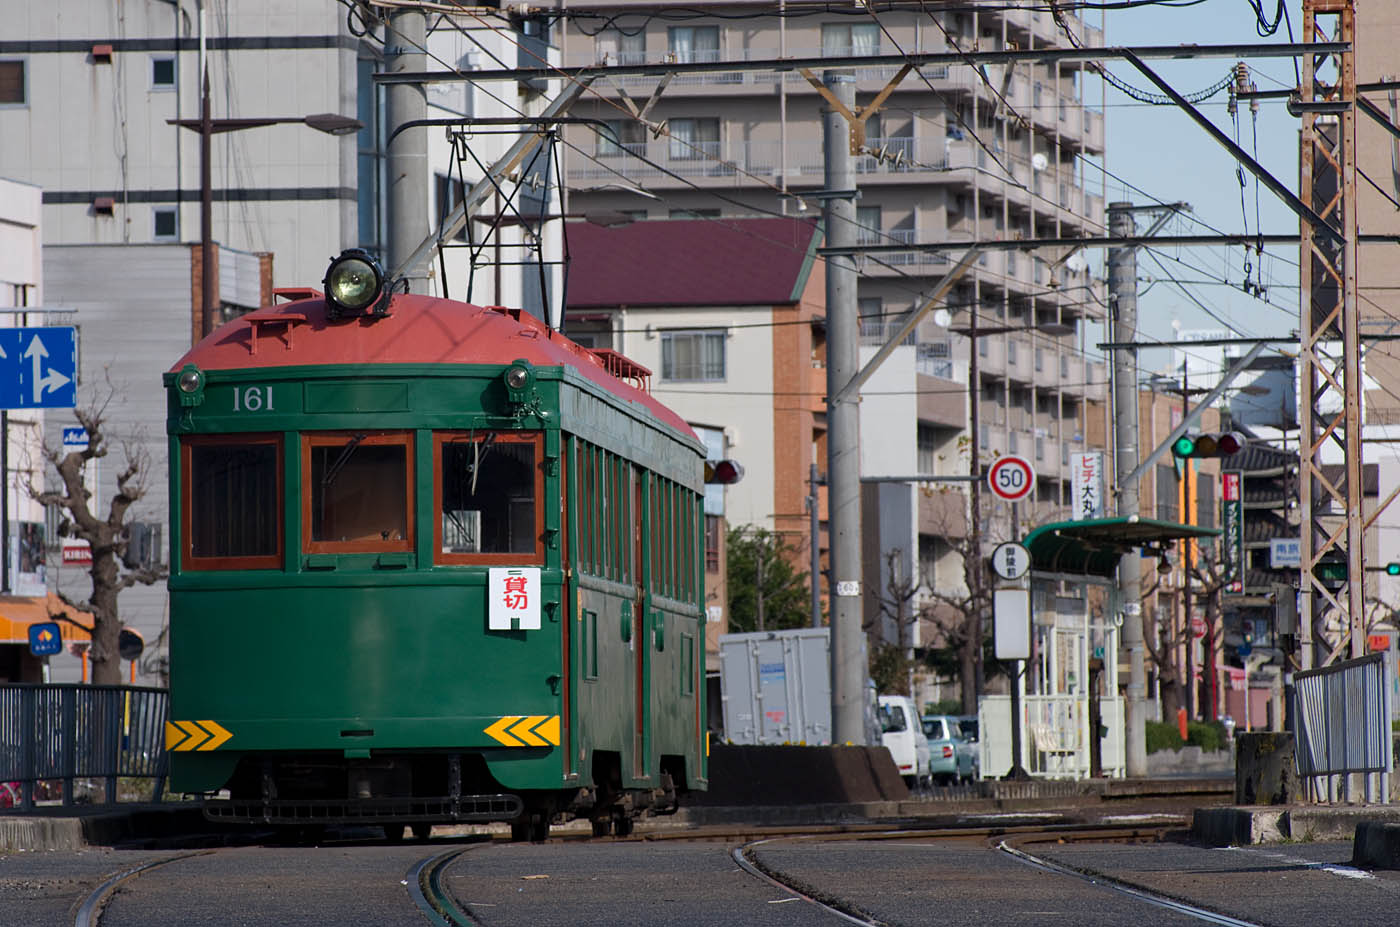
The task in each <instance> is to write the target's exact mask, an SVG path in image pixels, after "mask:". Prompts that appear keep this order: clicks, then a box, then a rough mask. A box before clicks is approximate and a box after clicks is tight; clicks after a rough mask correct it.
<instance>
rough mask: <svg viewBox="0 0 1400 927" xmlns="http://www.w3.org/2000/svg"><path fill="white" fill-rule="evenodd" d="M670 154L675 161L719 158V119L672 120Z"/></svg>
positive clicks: (670, 123)
mask: <svg viewBox="0 0 1400 927" xmlns="http://www.w3.org/2000/svg"><path fill="white" fill-rule="evenodd" d="M667 125H668V126H669V127H670V130H671V144H670V147H669V154H670V157H671V159H672V160H673V161H693V160H696V159H699V158H718V157H719V120H718V119H691V118H685V119H672V120H671V121H670V122H669V123H667Z"/></svg>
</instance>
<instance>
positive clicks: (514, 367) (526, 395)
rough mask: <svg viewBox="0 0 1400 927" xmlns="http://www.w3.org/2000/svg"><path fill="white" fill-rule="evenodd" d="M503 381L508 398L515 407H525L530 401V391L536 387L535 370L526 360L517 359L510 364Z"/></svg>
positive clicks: (502, 376) (502, 377)
mask: <svg viewBox="0 0 1400 927" xmlns="http://www.w3.org/2000/svg"><path fill="white" fill-rule="evenodd" d="M501 380H502V381H503V382H504V383H505V385H506V397H507V398H508V399H509V400H510V401H511V402H512V403H514V404H515V405H523V404H524V403H526V402H529V401H530V391H531V389H532V388H533V387H534V385H535V368H534V367H533V366H531V364H530V362H529V361H527V360H526V359H525V358H523V357H517V358H516V359H515V360H513V361H511V362H510V366H509V367H507V368H506V372H505V373H503V374H502V375H501Z"/></svg>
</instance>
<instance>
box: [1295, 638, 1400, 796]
mask: <svg viewBox="0 0 1400 927" xmlns="http://www.w3.org/2000/svg"><path fill="white" fill-rule="evenodd" d="M1390 673H1391V669H1390V662H1389V660H1388V659H1387V655H1386V654H1384V653H1373V654H1371V655H1370V656H1366V657H1361V658H1360V659H1357V660H1348V661H1346V662H1343V663H1336V664H1333V665H1332V666H1327V667H1324V668H1322V669H1316V670H1306V671H1304V672H1300V673H1295V674H1294V676H1293V692H1294V695H1293V697H1294V699H1295V700H1296V701H1295V711H1294V713H1293V717H1294V727H1295V730H1294V732H1293V733H1294V740H1295V743H1296V751H1297V761H1298V774H1299V775H1300V776H1303V777H1304V778H1305V779H1306V780H1316V779H1317V777H1326V781H1325V783H1317V782H1314V783H1313V784H1315V785H1325V788H1326V792H1327V797H1328V798H1329V799H1335V798H1336V797H1337V791H1336V790H1337V786H1338V784H1339V783H1338V780H1337V779H1335V778H1334V777H1338V776H1340V777H1342V778H1341V780H1340V785H1341V788H1342V793H1343V797H1344V798H1349V797H1350V785H1351V783H1350V780H1349V778H1348V774H1350V773H1379V774H1380V788H1379V790H1378V791H1379V797H1380V800H1381V801H1386V800H1387V797H1388V795H1389V782H1388V781H1387V780H1388V779H1389V774H1390V770H1391V752H1390V751H1391V744H1390V741H1391V737H1390V697H1391V696H1390ZM1365 790H1366V798H1367V800H1368V801H1369V800H1370V799H1371V796H1372V794H1373V792H1372V783H1371V778H1370V776H1369V775H1368V776H1367V778H1366V783H1365Z"/></svg>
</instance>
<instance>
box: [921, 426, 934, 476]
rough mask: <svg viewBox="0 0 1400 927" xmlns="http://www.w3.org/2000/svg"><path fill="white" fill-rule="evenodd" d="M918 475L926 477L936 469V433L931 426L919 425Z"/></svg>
mask: <svg viewBox="0 0 1400 927" xmlns="http://www.w3.org/2000/svg"><path fill="white" fill-rule="evenodd" d="M918 442H919V473H920V474H921V475H927V474H930V473H934V472H937V469H938V432H937V430H936V429H934V427H933V426H932V425H925V424H924V423H923V422H920V423H919V434H918Z"/></svg>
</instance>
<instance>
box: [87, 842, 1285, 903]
mask: <svg viewBox="0 0 1400 927" xmlns="http://www.w3.org/2000/svg"><path fill="white" fill-rule="evenodd" d="M1184 824H1185V821H1184V819H1181V818H1170V817H1165V816H1164V817H1163V818H1162V819H1161V820H1155V821H1153V822H1151V823H1144V824H1138V825H1132V826H1121V825H1101V824H1073V823H1068V822H1064V821H1055V822H1053V823H1040V824H1027V823H1021V824H1015V823H1011V824H1005V825H1001V824H997V825H991V826H974V827H937V828H929V827H917V826H914V827H901V828H893V829H892V828H890V827H889V826H888V825H860V824H856V825H830V826H822V827H807V828H784V829H763V828H712V829H709V830H707V831H702V832H695V831H690V832H675V833H661V834H643V835H637V836H633V837H631V838H610V839H601V840H598V839H595V838H591V837H589V836H587V835H582V834H580V835H576V836H575V835H569V836H561V837H556V838H553V839H552V840H551V841H550V842H551V843H557V844H575V843H597V844H603V845H606V844H623V843H645V842H652V843H672V842H680V841H689V842H702V841H703V842H723V843H725V844H729V845H731V848H730V849H729V850H728V855H729V857H730V858H731V859H732V860H733V863H734V864H735V865H737V866H738V867H739V868H740V869H742V870H743V871H744V872H745V873H747V874H748V875H749V876H751V877H752V878H753V879H756V880H758V881H760V882H762V883H763V884H765V885H767V886H769V887H772V888H775V889H778V890H779V891H781V892H782V893H784V895H785V896H786V897H788V898H790V899H791V900H793V901H794V902H801V903H804V904H808V905H812V906H814V907H816V908H819V909H821V910H823V911H825V912H827V913H828V914H830V915H831V916H832V917H833V918H836V919H837V920H839V921H841V922H844V923H848V924H857V925H863V927H888V922H887V921H882V920H881V919H880V918H879V917H878V916H877V915H876V914H875V913H873V912H871V911H868V910H865V909H863V908H862V907H861V906H860V905H859V904H857V903H856V902H855V901H853V900H851V899H850V898H843V897H841V892H840V890H839V889H836V890H833V889H832V888H831V887H827V886H823V885H820V884H809V883H807V882H805V881H803V880H802V879H800V878H798V877H796V876H795V875H793V874H791V873H787V872H784V871H783V870H782V868H781V867H779V866H775V865H772V864H769V863H765V862H764V861H763V860H761V859H760V853H759V851H760V850H765V849H768V850H771V849H774V848H777V847H780V846H789V847H791V846H800V845H802V844H808V845H811V844H814V843H816V844H823V845H826V844H831V843H843V842H862V841H866V842H872V843H874V842H879V843H885V844H887V845H888V844H893V843H896V842H898V843H908V844H914V845H919V844H947V843H952V842H959V843H966V844H969V845H970V846H971V847H977V848H979V849H981V848H986V849H990V850H992V851H994V852H996V853H997V854H1001V855H1004V856H1005V857H1007V858H1010V859H1014V860H1015V861H1016V862H1017V863H1020V864H1023V865H1025V866H1029V867H1034V868H1035V869H1038V870H1040V871H1042V872H1044V873H1046V874H1048V875H1053V876H1056V877H1058V878H1063V879H1071V880H1077V881H1079V882H1082V883H1087V884H1088V885H1092V886H1094V887H1095V888H1096V889H1098V890H1102V891H1106V892H1116V893H1119V894H1121V895H1123V896H1126V897H1128V898H1131V899H1132V900H1133V902H1135V903H1140V904H1141V905H1142V906H1143V908H1144V913H1143V917H1142V920H1143V922H1144V923H1150V922H1151V920H1152V919H1151V912H1152V911H1153V910H1155V911H1167V910H1169V911H1171V912H1173V913H1174V914H1176V915H1180V916H1185V917H1187V918H1190V919H1192V920H1194V921H1198V922H1200V923H1205V924H1214V925H1222V927H1259V925H1256V924H1255V923H1253V922H1251V921H1247V920H1241V919H1238V918H1234V917H1230V916H1228V915H1224V914H1221V913H1218V912H1215V911H1209V910H1206V909H1204V908H1201V907H1198V906H1195V905H1191V904H1189V903H1186V902H1184V901H1182V900H1180V899H1176V898H1169V897H1167V896H1164V895H1160V894H1157V893H1154V892H1150V891H1147V890H1144V889H1143V888H1141V887H1139V886H1134V885H1128V884H1125V883H1121V882H1118V881H1115V880H1113V879H1110V878H1106V877H1105V876H1103V875H1101V874H1098V873H1092V872H1082V871H1078V870H1076V869H1073V868H1071V867H1068V866H1065V865H1062V864H1060V863H1057V862H1055V861H1054V860H1052V859H1049V858H1047V857H1046V856H1044V855H1042V854H1040V853H1038V852H1037V848H1038V847H1041V846H1046V845H1051V846H1054V845H1063V844H1066V843H1081V842H1092V843H1156V842H1160V841H1162V840H1163V839H1164V838H1165V836H1166V835H1167V833H1168V832H1169V831H1172V830H1179V829H1181V828H1182V827H1183V826H1184ZM733 844H738V845H737V846H733ZM491 845H492V842H488V841H478V842H475V843H471V844H467V845H461V844H459V845H455V846H452V847H451V848H449V849H439V850H437V851H436V852H431V853H430V854H428V855H425V856H423V857H422V858H421V859H418V860H416V861H415V862H414V863H413V864H412V865H411V866H410V868H409V869H408V871H407V872H406V873H405V874H404V875H403V877H402V879H401V882H402V884H403V886H404V892H405V894H406V895H407V898H406V899H405V900H406V901H407V902H409V903H410V904H411V905H412V906H413V907H416V908H417V910H418V911H419V912H420V913H421V916H422V917H423V918H424V919H425V921H426V922H427V923H429V924H432V925H434V927H482V925H483V924H484V923H485V921H483V920H482V919H480V917H479V916H478V915H477V914H476V913H474V912H473V911H472V910H471V908H470V906H469V905H467V904H464V903H463V902H461V901H460V900H459V899H458V897H455V896H454V893H453V890H452V887H451V886H450V885H449V878H448V876H449V873H450V872H454V870H455V876H454V878H455V880H457V881H458V882H459V883H460V881H461V880H462V878H463V877H464V876H465V877H466V878H468V879H470V875H471V859H472V857H474V856H477V855H478V854H481V853H490V852H491V850H490V847H491ZM243 849H244V851H245V852H246V849H247V848H243ZM221 852H229V851H225V850H220V849H203V850H197V851H192V852H185V853H179V854H176V855H172V856H169V857H165V858H163V859H159V860H155V861H151V862H147V863H145V864H143V865H140V866H135V867H133V868H131V869H128V870H126V871H123V872H121V873H119V874H117V875H114V876H112V877H111V878H108V879H107V880H105V881H104V882H103V883H102V884H101V885H99V886H98V887H97V888H95V889H94V890H93V891H92V892H91V893H90V894H89V896H88V897H87V898H86V899H84V901H83V902H82V904H81V905H80V906H79V907H78V909H77V913H76V917H75V920H74V927H103V919H102V916H103V911H104V908H105V907H106V905H107V903H108V902H109V900H110V899H111V898H112V897H113V896H114V895H115V894H116V893H117V892H118V891H120V890H124V889H129V888H131V887H132V886H133V884H134V883H136V882H138V881H139V880H140V879H141V878H142V877H148V876H151V875H152V874H154V873H158V872H160V871H161V870H162V869H166V868H167V867H172V866H177V865H178V864H179V863H181V862H183V861H188V860H191V859H195V858H198V857H207V856H210V855H213V854H218V853H221ZM460 867H466V868H465V871H464V870H463V869H462V868H460ZM458 888H460V884H459V886H458ZM401 897H402V896H401Z"/></svg>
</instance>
